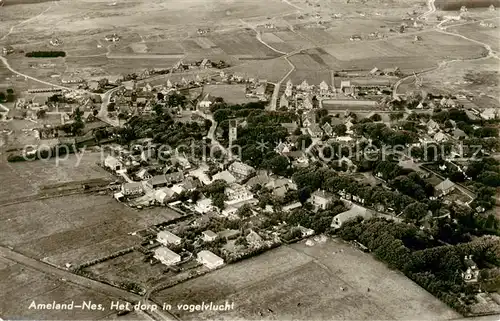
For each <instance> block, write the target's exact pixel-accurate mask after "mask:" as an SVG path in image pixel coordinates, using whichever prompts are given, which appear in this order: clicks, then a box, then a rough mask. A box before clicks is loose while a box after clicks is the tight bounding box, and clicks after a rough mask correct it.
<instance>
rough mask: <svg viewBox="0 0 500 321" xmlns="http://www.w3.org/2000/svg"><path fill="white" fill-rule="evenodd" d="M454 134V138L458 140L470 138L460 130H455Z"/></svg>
mask: <svg viewBox="0 0 500 321" xmlns="http://www.w3.org/2000/svg"><path fill="white" fill-rule="evenodd" d="M452 133H453V138H455V139H457V140H462V139H465V138H467V137H468V136H467V134H466V133H465V132H464V131H463V130H461V129H459V128H455V129H454V130H453V132H452Z"/></svg>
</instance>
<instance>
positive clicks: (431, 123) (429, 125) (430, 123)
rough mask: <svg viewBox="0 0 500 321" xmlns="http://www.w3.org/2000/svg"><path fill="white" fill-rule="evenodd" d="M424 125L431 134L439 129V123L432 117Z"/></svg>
mask: <svg viewBox="0 0 500 321" xmlns="http://www.w3.org/2000/svg"><path fill="white" fill-rule="evenodd" d="M426 125H427V132H428V133H429V134H433V133H435V132H437V131H438V130H439V124H438V123H437V122H436V121H434V120H433V119H431V120H429V121H428V122H427V124H426Z"/></svg>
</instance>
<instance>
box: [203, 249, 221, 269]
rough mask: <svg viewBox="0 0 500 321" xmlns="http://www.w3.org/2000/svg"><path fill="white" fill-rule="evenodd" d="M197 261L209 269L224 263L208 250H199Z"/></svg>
mask: <svg viewBox="0 0 500 321" xmlns="http://www.w3.org/2000/svg"><path fill="white" fill-rule="evenodd" d="M198 262H200V263H201V264H203V265H205V266H206V267H207V268H209V269H216V268H218V267H220V266H222V265H224V260H223V259H222V258H221V257H218V256H217V255H215V254H213V253H212V252H210V251H201V252H200V253H198Z"/></svg>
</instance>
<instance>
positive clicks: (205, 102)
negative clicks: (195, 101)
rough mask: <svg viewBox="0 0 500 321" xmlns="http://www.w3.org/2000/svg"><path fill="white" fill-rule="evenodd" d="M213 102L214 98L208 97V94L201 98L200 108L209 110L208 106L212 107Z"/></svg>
mask: <svg viewBox="0 0 500 321" xmlns="http://www.w3.org/2000/svg"><path fill="white" fill-rule="evenodd" d="M214 102H215V97H214V96H212V95H210V94H206V95H205V97H203V99H202V100H201V101H200V104H199V106H200V108H210V106H212V104H213V103H214Z"/></svg>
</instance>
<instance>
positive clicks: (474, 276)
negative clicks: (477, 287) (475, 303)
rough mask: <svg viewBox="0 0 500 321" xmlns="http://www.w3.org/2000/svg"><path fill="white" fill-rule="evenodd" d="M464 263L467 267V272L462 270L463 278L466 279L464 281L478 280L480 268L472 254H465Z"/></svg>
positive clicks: (472, 281)
mask: <svg viewBox="0 0 500 321" xmlns="http://www.w3.org/2000/svg"><path fill="white" fill-rule="evenodd" d="M464 264H465V266H466V267H467V270H465V272H462V278H463V279H464V282H466V283H474V282H477V280H478V277H479V269H478V267H477V265H476V263H475V262H474V261H473V260H472V255H468V256H467V255H466V256H465V258H464Z"/></svg>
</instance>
